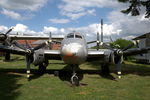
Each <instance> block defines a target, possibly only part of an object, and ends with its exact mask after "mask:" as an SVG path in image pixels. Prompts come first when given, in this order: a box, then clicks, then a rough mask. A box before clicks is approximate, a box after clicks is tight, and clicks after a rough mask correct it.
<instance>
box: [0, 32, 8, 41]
mask: <svg viewBox="0 0 150 100" xmlns="http://www.w3.org/2000/svg"><path fill="white" fill-rule="evenodd" d="M6 38H7V36H6V35H5V34H0V41H1V42H4V41H5V40H6Z"/></svg>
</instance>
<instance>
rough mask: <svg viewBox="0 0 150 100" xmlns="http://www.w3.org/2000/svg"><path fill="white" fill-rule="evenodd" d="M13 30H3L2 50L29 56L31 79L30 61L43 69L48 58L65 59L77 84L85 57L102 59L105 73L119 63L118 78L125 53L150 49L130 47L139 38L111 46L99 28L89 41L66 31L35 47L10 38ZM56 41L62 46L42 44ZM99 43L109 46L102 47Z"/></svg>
mask: <svg viewBox="0 0 150 100" xmlns="http://www.w3.org/2000/svg"><path fill="white" fill-rule="evenodd" d="M10 31H12V29H10V30H8V32H6V34H0V43H1V44H0V51H2V52H9V53H13V54H19V55H24V56H25V57H26V68H27V70H26V73H27V78H28V79H30V74H31V73H30V65H31V64H33V65H35V66H39V69H38V70H39V71H40V72H41V73H44V72H45V70H46V67H47V66H48V60H49V59H56V60H63V61H64V63H66V64H68V65H70V67H71V68H72V76H71V78H70V82H71V83H72V84H73V85H75V86H79V78H78V75H77V73H76V70H77V68H78V67H79V65H80V64H82V63H84V62H85V61H99V62H100V63H101V71H102V73H103V74H109V64H110V63H113V64H115V65H116V70H117V74H118V78H121V64H122V62H123V57H124V56H132V55H138V54H143V53H147V52H148V51H149V50H150V48H141V49H139V48H137V49H130V48H131V47H132V46H134V45H137V42H133V43H132V44H129V45H128V46H127V47H125V48H124V49H114V48H111V47H110V46H109V45H108V44H106V43H104V42H102V41H100V40H99V32H97V40H96V41H91V42H86V40H85V37H84V36H83V35H82V34H81V33H79V32H75V31H73V32H71V33H69V34H67V35H66V36H65V37H64V39H63V40H62V41H61V42H60V41H56V40H53V39H52V37H51V34H50V37H49V40H48V41H45V42H44V43H42V44H40V45H38V46H36V47H31V48H25V47H23V46H22V45H20V44H19V43H18V42H17V41H15V40H11V38H10V37H9V35H8V34H9V32H10ZM33 38H34V37H33ZM54 42H59V43H61V47H60V50H45V49H44V48H43V47H45V46H46V45H49V44H51V43H54ZM91 43H96V44H97V50H92V49H88V46H87V45H88V44H91ZM100 46H102V47H104V48H106V49H99V47H100Z"/></svg>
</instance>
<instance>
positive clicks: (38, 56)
mask: <svg viewBox="0 0 150 100" xmlns="http://www.w3.org/2000/svg"><path fill="white" fill-rule="evenodd" d="M44 61H45V56H44V51H43V50H36V51H35V52H34V54H33V62H32V63H33V64H34V65H35V66H37V65H40V64H42V63H44Z"/></svg>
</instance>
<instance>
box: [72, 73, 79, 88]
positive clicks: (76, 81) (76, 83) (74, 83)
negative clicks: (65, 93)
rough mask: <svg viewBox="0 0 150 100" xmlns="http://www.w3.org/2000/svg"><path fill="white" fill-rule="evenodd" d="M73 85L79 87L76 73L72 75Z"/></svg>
mask: <svg viewBox="0 0 150 100" xmlns="http://www.w3.org/2000/svg"><path fill="white" fill-rule="evenodd" d="M71 83H72V85H75V86H79V78H78V76H77V75H76V73H74V74H73V75H72V77H71Z"/></svg>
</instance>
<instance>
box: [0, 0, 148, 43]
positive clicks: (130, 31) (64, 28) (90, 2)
mask: <svg viewBox="0 0 150 100" xmlns="http://www.w3.org/2000/svg"><path fill="white" fill-rule="evenodd" d="M127 7H128V4H122V3H119V2H117V0H0V32H6V30H8V29H9V28H10V27H15V28H14V30H13V32H12V33H16V32H19V34H23V33H25V34H33V35H46V34H48V33H49V32H50V31H51V32H52V34H59V35H63V34H67V33H68V32H72V31H78V32H81V33H82V34H84V35H85V37H86V38H87V39H88V41H89V40H94V39H96V32H97V31H99V32H100V31H101V30H100V25H99V24H100V20H101V18H103V19H104V36H105V39H104V40H105V41H106V40H107V41H109V38H110V36H111V37H112V39H113V40H115V39H117V38H125V39H132V38H134V37H136V36H139V35H142V34H145V33H147V32H150V19H145V18H144V12H143V11H142V10H143V9H141V12H143V13H142V14H141V15H140V16H138V17H132V16H130V14H129V15H124V14H122V13H121V12H120V11H121V10H122V9H124V8H127Z"/></svg>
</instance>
